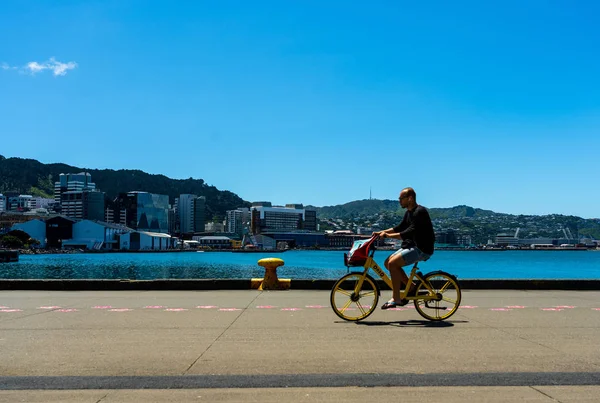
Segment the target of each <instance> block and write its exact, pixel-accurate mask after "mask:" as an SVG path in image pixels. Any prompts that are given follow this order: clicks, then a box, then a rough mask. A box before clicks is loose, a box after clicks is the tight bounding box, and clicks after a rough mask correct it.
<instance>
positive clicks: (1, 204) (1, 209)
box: [0, 193, 6, 213]
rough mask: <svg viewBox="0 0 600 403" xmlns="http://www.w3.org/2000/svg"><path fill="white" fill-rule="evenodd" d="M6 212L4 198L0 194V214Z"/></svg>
mask: <svg viewBox="0 0 600 403" xmlns="http://www.w3.org/2000/svg"><path fill="white" fill-rule="evenodd" d="M5 211H6V196H4V195H3V194H2V193H0V213H4V212H5Z"/></svg>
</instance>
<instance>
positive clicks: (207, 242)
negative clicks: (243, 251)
mask: <svg viewBox="0 0 600 403" xmlns="http://www.w3.org/2000/svg"><path fill="white" fill-rule="evenodd" d="M192 240H193V241H197V242H198V245H199V246H201V247H205V248H210V249H231V238H229V237H226V236H218V235H217V236H194V237H192Z"/></svg>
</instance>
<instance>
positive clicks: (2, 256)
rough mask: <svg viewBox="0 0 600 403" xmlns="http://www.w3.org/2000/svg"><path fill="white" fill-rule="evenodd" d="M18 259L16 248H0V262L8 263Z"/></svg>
mask: <svg viewBox="0 0 600 403" xmlns="http://www.w3.org/2000/svg"><path fill="white" fill-rule="evenodd" d="M18 261H19V251H18V250H0V263H10V262H18Z"/></svg>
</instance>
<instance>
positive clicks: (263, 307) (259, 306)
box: [257, 305, 277, 309]
mask: <svg viewBox="0 0 600 403" xmlns="http://www.w3.org/2000/svg"><path fill="white" fill-rule="evenodd" d="M257 308H258V309H271V308H277V307H276V306H274V305H258V306H257Z"/></svg>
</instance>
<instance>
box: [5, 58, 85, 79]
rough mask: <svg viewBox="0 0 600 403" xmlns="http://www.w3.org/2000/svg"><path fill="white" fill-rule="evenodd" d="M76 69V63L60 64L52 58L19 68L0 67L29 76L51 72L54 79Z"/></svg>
mask: <svg viewBox="0 0 600 403" xmlns="http://www.w3.org/2000/svg"><path fill="white" fill-rule="evenodd" d="M76 67H77V63H75V62H67V63H62V62H59V61H58V60H56V59H55V58H54V57H51V58H50V59H49V60H47V61H45V62H42V63H38V62H29V63H27V64H26V65H25V66H23V67H21V68H18V67H16V66H10V65H9V64H8V63H2V64H1V65H0V68H1V69H2V70H19V71H21V72H25V73H28V74H31V75H36V74H37V73H40V72H43V71H44V70H50V71H52V74H53V75H54V76H55V77H57V76H64V75H66V74H67V72H68V71H69V70H73V69H74V68H76Z"/></svg>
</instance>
